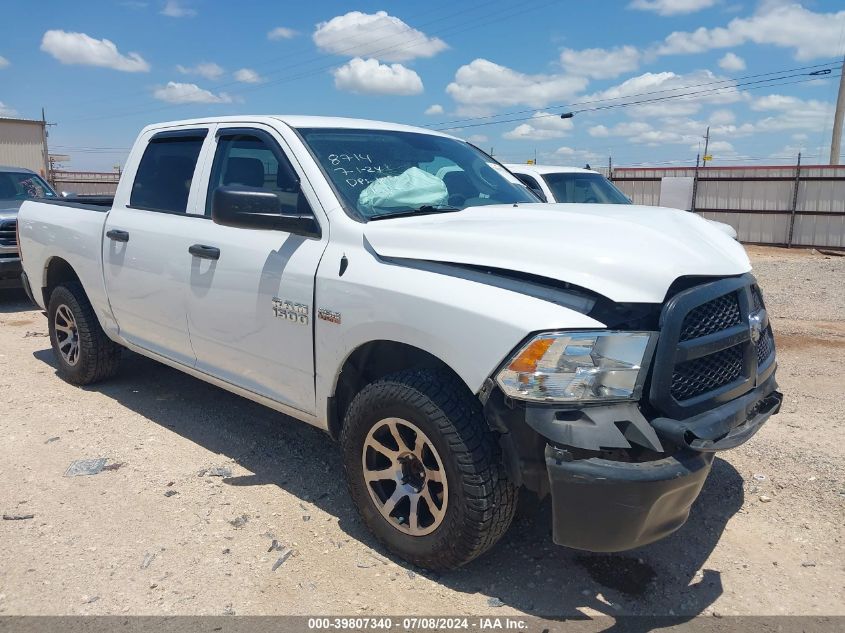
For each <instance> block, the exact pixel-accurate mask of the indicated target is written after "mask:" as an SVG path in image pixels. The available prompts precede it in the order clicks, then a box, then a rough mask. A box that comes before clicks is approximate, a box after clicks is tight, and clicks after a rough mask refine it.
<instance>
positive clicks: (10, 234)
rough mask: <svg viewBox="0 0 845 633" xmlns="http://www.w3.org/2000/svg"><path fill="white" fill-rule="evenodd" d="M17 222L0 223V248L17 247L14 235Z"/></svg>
mask: <svg viewBox="0 0 845 633" xmlns="http://www.w3.org/2000/svg"><path fill="white" fill-rule="evenodd" d="M16 226H17V221H15V220H6V221H5V222H0V246H17V245H18V237H17V235H15V227H16Z"/></svg>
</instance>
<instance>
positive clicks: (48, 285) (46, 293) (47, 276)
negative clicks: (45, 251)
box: [41, 256, 84, 308]
mask: <svg viewBox="0 0 845 633" xmlns="http://www.w3.org/2000/svg"><path fill="white" fill-rule="evenodd" d="M65 282H76V283H78V284H79V285H80V286H81V285H82V281H81V280H80V279H79V275H78V274H77V273H76V270H74V268H73V266H71V264H70V263H69V262H68V261H67V260H66V259H64V258H62V257H59V256H54V257H51V258H50V259H48V260H47V261H46V262H45V264H44V274H43V277H42V279H41V296H42V298H43V300H44V307H45V308H46V307H47V305H48V304H49V302H50V293H51V292H52V291H53V288H55V287H56V286H58V285H59V284H62V283H65ZM83 291H84V287H83Z"/></svg>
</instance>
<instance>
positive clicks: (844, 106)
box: [830, 58, 845, 165]
mask: <svg viewBox="0 0 845 633" xmlns="http://www.w3.org/2000/svg"><path fill="white" fill-rule="evenodd" d="M842 66H843V68H841V69H840V75H839V96H838V97H836V111H835V112H834V113H833V138H832V139H831V141H830V164H831V165H838V164H839V154H840V152H841V147H842V119H843V117H845V58H843V63H842Z"/></svg>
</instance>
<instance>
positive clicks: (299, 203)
mask: <svg viewBox="0 0 845 633" xmlns="http://www.w3.org/2000/svg"><path fill="white" fill-rule="evenodd" d="M231 186H237V187H248V188H250V189H264V190H266V191H272V192H273V193H274V194H276V197H278V198H279V201H280V202H281V204H282V213H283V214H302V213H304V212H306V213H310V209H308V208H307V203H306V202H305V198H304V197H303V196H302V194H301V189H300V186H299V180H298V179H297V178H296V172H294V170H293V167H292V166H291V164H290V162H289V161H288V159H287V158H286V157H285V156H284V154H282V152H281V149H280V148H278V147H277V146H275V143H273V142H272V139H265V138H264V135H263V134H255V135H252V134H249V133H243V132H238V133H236V134H231V135H226V133H225V131H224V132H223V133H222V134H221V135H220V138H219V139H218V141H217V151H216V152H215V154H214V164H213V165H212V168H211V177H210V179H209V183H208V197H207V198H206V205H205V206H206V208H205V214H206V215H211V203H212V198H213V195H214V190H215V189H217V188H218V187H231Z"/></svg>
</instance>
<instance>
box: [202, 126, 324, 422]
mask: <svg viewBox="0 0 845 633" xmlns="http://www.w3.org/2000/svg"><path fill="white" fill-rule="evenodd" d="M283 143H284V141H283V140H282V139H281V137H280V136H279V135H278V133H277V132H275V131H274V130H272V129H271V128H262V127H250V128H248V129H245V128H231V127H230V128H226V127H221V128H219V129H218V130H217V135H216V149H215V152H214V160H213V162H212V164H211V166H210V170H209V171H210V173H209V186H208V193H207V203H206V211H207V214H208V215H209V216H210V213H211V204H212V198H213V194H214V190H215V189H216V188H218V187H221V186H237V187H246V188H253V189H263V190H266V191H272V192H273V193H275V194H276V195H277V196H278V197H279V199H280V201H281V203H282V208H283V212H285V213H303V212H311V209H313V208H317V207H316V204H317V201H316V197H315V196H314V195H313V191H312V190H311V189H310V188H309V187H308V185H307V183H303V185H300V183H299V180H300V176H299V175H297V172H296V171H295V170H294V168H293V165H292V164H291V161H289V160H288V157H287V155H286V152H285V150H284V149H283ZM304 189H305V190H306V191H303V190H304ZM309 199H310V201H309ZM323 225H325V222H323ZM193 237H194V241H195V242H196V245H197V246H198V247H204V248H205V249H207V250H204V251H202V250H197V251H196V253H197V254H196V255H195V256H194V258H193V260H192V261H191V263H190V267H189V271H188V276H189V293H188V298H187V302H188V329H189V332H190V336H191V342H192V345H193V349H194V352H195V354H196V357H197V369H199V370H201V371H204V372H207V373H209V374H212V375H214V376H216V377H218V378H221V379H223V380H225V381H227V382H231V383H233V384H236V385H238V386H240V387H242V388H245V389H248V390H250V391H253V392H255V393H258V394H260V395H263V396H266V397H269V398H272V399H273V400H276V401H278V402H281V403H283V404H286V405H288V406H291V407H294V408H296V409H299V410H301V411H304V412H306V413H310V414H313V413H314V412H315V410H316V407H315V401H314V398H315V396H314V349H313V332H314V327H313V320H314V317H315V315H314V303H313V302H314V278H315V274H316V271H317V266H318V264H319V262H320V258H321V257H322V254H323V251H324V250H325V247H326V241H327V238H328V235H327V232H326V231H324V232H323V236H322V238H313V237H305V236H302V235H296V234H292V233H286V232H283V231H278V230H258V229H245V228H233V227H227V226H220V225H218V224H214V223H213V222H211V221H207V222H201V223H200V225H199V226H197V230H196V231H195V232H194V234H193Z"/></svg>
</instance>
